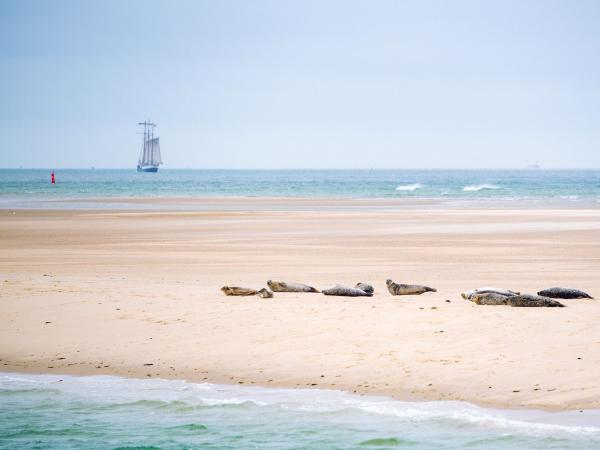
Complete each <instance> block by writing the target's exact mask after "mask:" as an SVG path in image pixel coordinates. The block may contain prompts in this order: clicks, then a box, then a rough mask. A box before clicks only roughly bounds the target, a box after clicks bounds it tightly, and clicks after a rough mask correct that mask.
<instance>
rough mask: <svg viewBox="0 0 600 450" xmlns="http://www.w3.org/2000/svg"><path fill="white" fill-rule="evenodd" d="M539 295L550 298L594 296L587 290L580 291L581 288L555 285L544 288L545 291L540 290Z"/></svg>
mask: <svg viewBox="0 0 600 450" xmlns="http://www.w3.org/2000/svg"><path fill="white" fill-rule="evenodd" d="M538 295H541V296H542V297H549V298H565V299H571V298H594V297H592V296H591V295H590V294H588V293H587V292H583V291H580V290H579V289H574V288H563V287H553V288H549V289H544V290H543V291H540V292H538Z"/></svg>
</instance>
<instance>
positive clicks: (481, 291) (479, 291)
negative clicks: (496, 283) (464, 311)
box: [460, 286, 520, 300]
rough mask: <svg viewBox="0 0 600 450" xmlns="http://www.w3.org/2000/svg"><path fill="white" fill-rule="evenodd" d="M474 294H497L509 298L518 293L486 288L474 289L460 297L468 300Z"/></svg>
mask: <svg viewBox="0 0 600 450" xmlns="http://www.w3.org/2000/svg"><path fill="white" fill-rule="evenodd" d="M474 294H499V295H504V296H505V297H511V296H513V295H519V294H520V292H516V291H511V290H509V289H502V288H497V287H487V286H486V287H480V288H475V289H473V290H471V291H467V292H463V293H462V294H460V295H461V296H462V298H464V299H465V300H470V299H471V297H472V296H473V295H474Z"/></svg>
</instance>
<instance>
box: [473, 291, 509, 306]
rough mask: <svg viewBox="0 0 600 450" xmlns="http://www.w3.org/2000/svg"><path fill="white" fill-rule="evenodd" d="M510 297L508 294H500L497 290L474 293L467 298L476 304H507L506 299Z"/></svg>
mask: <svg viewBox="0 0 600 450" xmlns="http://www.w3.org/2000/svg"><path fill="white" fill-rule="evenodd" d="M509 298H510V297H509V296H507V295H502V294H498V293H496V292H484V293H478V292H475V293H473V294H472V295H471V296H470V297H468V298H467V300H470V301H472V302H473V303H475V304H476V305H506V300H507V299H509Z"/></svg>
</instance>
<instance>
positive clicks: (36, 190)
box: [0, 169, 600, 208]
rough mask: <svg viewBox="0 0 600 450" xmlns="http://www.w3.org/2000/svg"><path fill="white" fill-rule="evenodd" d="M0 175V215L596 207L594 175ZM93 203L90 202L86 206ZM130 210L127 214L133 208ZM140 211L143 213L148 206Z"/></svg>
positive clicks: (598, 182) (598, 195)
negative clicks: (425, 205)
mask: <svg viewBox="0 0 600 450" xmlns="http://www.w3.org/2000/svg"><path fill="white" fill-rule="evenodd" d="M50 173H51V169H0V208H2V207H4V208H40V207H42V208H73V207H81V208H84V207H93V208H99V207H102V206H103V204H102V203H101V202H98V201H97V200H98V199H103V198H104V199H111V200H112V201H111V202H110V206H111V207H115V204H116V203H115V200H118V199H131V198H142V197H150V198H168V197H178V198H204V197H237V198H240V197H242V198H243V197H248V198H255V197H270V198H272V197H280V198H290V197H294V198H346V199H348V198H350V199H423V200H434V201H437V202H440V203H443V204H448V205H452V204H458V205H463V204H465V203H467V204H468V203H478V202H487V203H489V202H490V201H491V202H497V203H498V204H501V203H502V204H518V203H528V204H531V205H536V204H538V205H548V204H549V205H563V206H573V207H586V208H600V170H185V169H181V170H174V169H160V170H159V171H158V173H137V172H136V171H135V170H131V169H121V170H108V169H61V170H55V175H56V184H54V185H53V184H51V183H50ZM91 199H94V202H93V203H87V201H89V200H91ZM128 207H132V206H131V204H129V205H128ZM146 207H149V206H148V205H146Z"/></svg>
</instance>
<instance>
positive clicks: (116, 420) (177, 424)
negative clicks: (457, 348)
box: [0, 373, 600, 450]
mask: <svg viewBox="0 0 600 450" xmlns="http://www.w3.org/2000/svg"><path fill="white" fill-rule="evenodd" d="M0 448H3V449H65V450H66V449H289V450H292V449H294V450H299V449H320V450H329V449H339V450H343V449H363V450H367V449H400V448H406V449H509V450H510V449H577V450H584V449H598V448H600V411H570V412H555V413H553V412H543V411H534V410H513V411H510V410H494V409H485V408H480V407H477V406H474V405H471V404H468V403H462V402H445V401H439V402H402V401H397V400H392V399H390V398H385V397H368V396H357V395H352V394H349V393H346V392H342V391H334V390H319V389H273V388H261V387H241V386H233V385H216V384H207V383H200V384H197V383H189V382H185V381H181V380H161V379H143V380H138V379H127V378H120V377H113V376H87V377H86V376H78V377H76V376H68V375H23V374H13V373H0Z"/></svg>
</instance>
